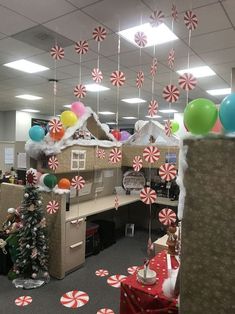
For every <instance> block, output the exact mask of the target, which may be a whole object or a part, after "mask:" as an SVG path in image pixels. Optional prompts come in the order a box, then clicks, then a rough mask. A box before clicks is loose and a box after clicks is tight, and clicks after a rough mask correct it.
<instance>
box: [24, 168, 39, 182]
mask: <svg viewBox="0 0 235 314" xmlns="http://www.w3.org/2000/svg"><path fill="white" fill-rule="evenodd" d="M37 182H38V177H37V170H36V169H33V168H30V169H29V170H27V172H26V183H27V184H28V185H30V186H34V185H36V184H37Z"/></svg>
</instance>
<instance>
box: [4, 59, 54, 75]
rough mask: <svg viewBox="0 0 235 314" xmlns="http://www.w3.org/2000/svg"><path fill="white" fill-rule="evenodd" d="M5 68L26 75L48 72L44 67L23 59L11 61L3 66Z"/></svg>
mask: <svg viewBox="0 0 235 314" xmlns="http://www.w3.org/2000/svg"><path fill="white" fill-rule="evenodd" d="M3 65H4V66H5V67H8V68H12V69H15V70H19V71H23V72H26V73H37V72H42V71H46V70H49V68H47V67H44V66H43V65H40V64H37V63H34V62H30V61H27V60H25V59H21V60H17V61H13V62H10V63H5V64H3Z"/></svg>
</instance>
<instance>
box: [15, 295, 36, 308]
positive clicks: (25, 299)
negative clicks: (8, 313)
mask: <svg viewBox="0 0 235 314" xmlns="http://www.w3.org/2000/svg"><path fill="white" fill-rule="evenodd" d="M32 301H33V298H32V297H30V296H28V295H23V296H21V297H19V298H17V299H15V305H17V306H27V305H29V304H30V303H32Z"/></svg>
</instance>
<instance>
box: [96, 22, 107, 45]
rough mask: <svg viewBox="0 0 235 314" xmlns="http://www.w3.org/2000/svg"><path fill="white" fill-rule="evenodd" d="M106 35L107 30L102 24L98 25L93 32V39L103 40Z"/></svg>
mask: <svg viewBox="0 0 235 314" xmlns="http://www.w3.org/2000/svg"><path fill="white" fill-rule="evenodd" d="M106 35H107V31H106V29H105V28H104V27H102V26H97V27H96V28H95V29H94V31H93V33H92V36H93V39H94V40H95V41H98V42H101V41H103V40H104V39H105V37H106Z"/></svg>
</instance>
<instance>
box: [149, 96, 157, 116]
mask: <svg viewBox="0 0 235 314" xmlns="http://www.w3.org/2000/svg"><path fill="white" fill-rule="evenodd" d="M157 109H158V102H157V101H156V100H155V99H153V100H151V101H150V103H149V107H148V114H149V115H150V117H154V116H155V115H156V114H157Z"/></svg>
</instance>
